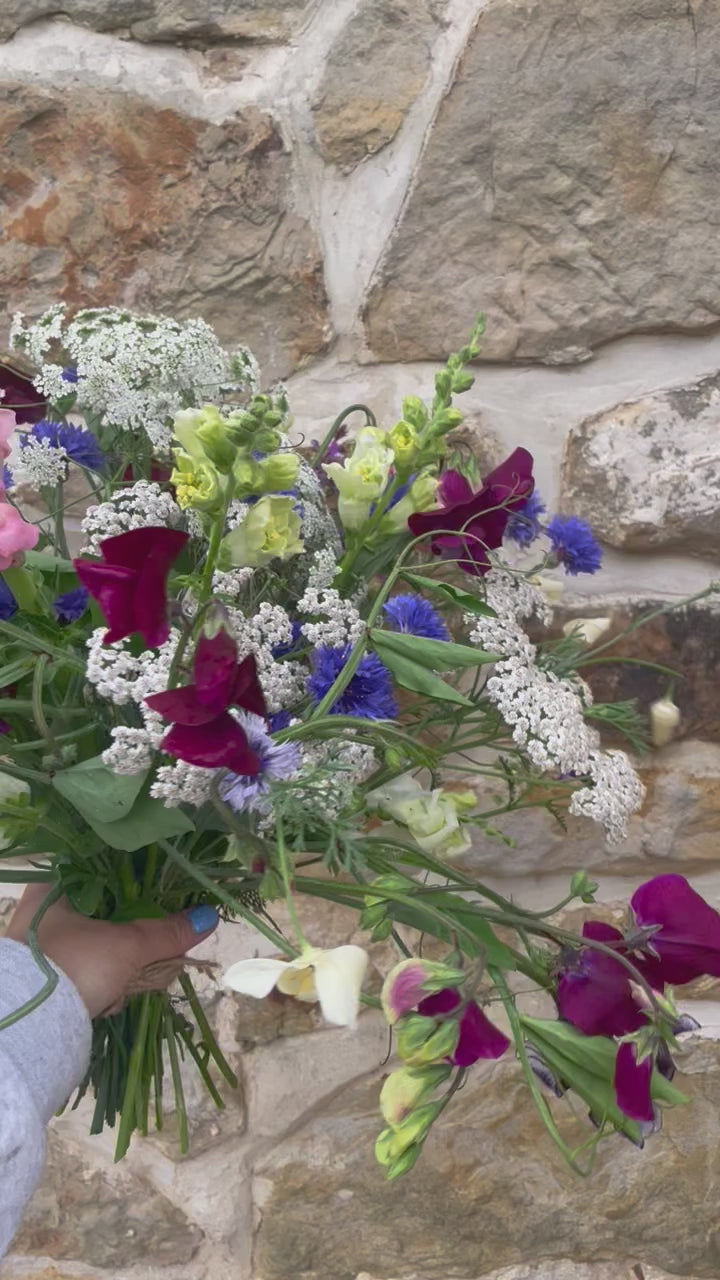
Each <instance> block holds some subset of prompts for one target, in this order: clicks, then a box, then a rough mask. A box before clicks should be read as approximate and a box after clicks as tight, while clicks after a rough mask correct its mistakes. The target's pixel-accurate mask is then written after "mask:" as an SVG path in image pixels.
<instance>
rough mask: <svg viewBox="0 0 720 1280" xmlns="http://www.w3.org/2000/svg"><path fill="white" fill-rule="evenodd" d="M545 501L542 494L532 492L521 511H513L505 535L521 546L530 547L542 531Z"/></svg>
mask: <svg viewBox="0 0 720 1280" xmlns="http://www.w3.org/2000/svg"><path fill="white" fill-rule="evenodd" d="M545 510H546V507H545V503H544V502H543V500H542V498H541V497H540V494H539V493H537V492H534V493H531V494H530V497H529V498H528V499H527V502H526V503H525V505H524V506H523V507H520V509H519V511H513V513H512V515H511V516H510V519H509V520H508V522H507V524H506V526H505V537H506V538H510V539H511V540H512V541H513V542H516V543H517V545H518V546H519V547H529V546H530V543H531V542H534V541H535V539H536V538H538V537H539V536H540V534H541V533H542V525H541V524H540V516H541V515H544V514H545Z"/></svg>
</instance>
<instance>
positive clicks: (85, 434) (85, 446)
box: [20, 418, 105, 471]
mask: <svg viewBox="0 0 720 1280" xmlns="http://www.w3.org/2000/svg"><path fill="white" fill-rule="evenodd" d="M33 439H34V440H47V442H48V444H50V445H52V447H53V448H54V449H64V450H65V452H66V454H67V456H68V458H71V459H72V461H73V462H76V463H77V465H78V466H79V467H86V468H87V470H88V471H104V470H105V454H104V453H103V451H102V449H101V448H100V445H99V444H98V442H97V439H96V437H95V436H94V435H93V433H92V431H87V430H86V429H85V427H76V426H72V425H67V426H65V425H64V424H63V423H62V422H50V421H48V419H47V418H42V419H41V421H40V422H36V423H35V426H34V427H33V428H32V430H31V431H29V432H28V433H27V434H26V435H24V436H21V438H20V444H21V446H27V445H28V444H29V443H30V440H33Z"/></svg>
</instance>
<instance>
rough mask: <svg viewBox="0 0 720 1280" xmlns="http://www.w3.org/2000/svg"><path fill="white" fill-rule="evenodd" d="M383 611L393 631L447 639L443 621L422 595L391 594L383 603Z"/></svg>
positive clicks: (427, 638)
mask: <svg viewBox="0 0 720 1280" xmlns="http://www.w3.org/2000/svg"><path fill="white" fill-rule="evenodd" d="M383 613H384V614H385V616H386V617H387V618H388V619H389V620H390V624H391V626H392V628H393V630H394V631H404V632H405V633H406V634H407V635H411V636H422V637H423V638H424V639H426V640H449V639H450V634H449V632H448V629H447V627H446V626H445V623H444V622H443V620H442V618H441V617H440V615H439V614H438V613H436V612H435V610H434V609H433V607H432V605H431V604H430V601H429V600H425V599H423V597H422V596H416V595H407V596H391V597H390V599H389V600H388V601H387V602H386V604H384V605H383Z"/></svg>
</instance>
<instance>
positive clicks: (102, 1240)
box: [13, 1132, 202, 1268]
mask: <svg viewBox="0 0 720 1280" xmlns="http://www.w3.org/2000/svg"><path fill="white" fill-rule="evenodd" d="M201 1240H202V1233H201V1232H200V1231H199V1229H198V1228H197V1227H196V1226H194V1225H192V1223H191V1222H190V1221H188V1219H187V1218H186V1217H185V1215H184V1214H183V1213H181V1212H180V1210H179V1209H177V1208H175V1207H174V1206H173V1205H172V1204H171V1203H170V1202H169V1201H168V1200H167V1199H166V1198H165V1197H164V1196H163V1195H161V1194H160V1193H159V1192H158V1191H156V1190H155V1189H154V1188H153V1187H152V1186H151V1185H150V1184H149V1183H148V1182H147V1181H146V1180H145V1179H142V1178H139V1177H133V1176H132V1175H131V1174H130V1173H129V1171H128V1170H126V1169H124V1168H122V1167H120V1168H119V1169H118V1168H116V1169H114V1170H108V1172H107V1174H105V1173H101V1172H99V1171H97V1170H96V1171H94V1172H93V1171H91V1170H89V1169H87V1168H86V1167H84V1165H83V1161H82V1160H81V1158H80V1157H79V1155H78V1153H77V1152H76V1151H75V1150H73V1147H72V1144H66V1143H64V1142H63V1141H62V1139H61V1138H60V1137H59V1136H58V1135H56V1134H54V1133H52V1132H51V1134H50V1141H49V1151H48V1161H47V1166H46V1170H45V1174H44V1178H43V1181H42V1183H41V1185H40V1187H39V1189H38V1191H36V1193H35V1196H34V1197H33V1200H32V1202H31V1205H30V1208H29V1209H28V1212H27V1215H26V1217H25V1221H24V1224H23V1226H22V1229H21V1231H20V1233H19V1234H18V1235H17V1236H16V1238H15V1240H14V1242H13V1247H14V1250H15V1252H17V1253H20V1254H40V1255H42V1256H50V1257H53V1258H57V1259H65V1258H70V1259H77V1260H79V1261H82V1262H85V1263H89V1264H90V1265H91V1266H97V1267H110V1266H112V1267H118V1268H120V1267H123V1266H130V1265H133V1264H137V1263H140V1262H143V1263H144V1264H147V1265H153V1264H155V1265H158V1264H159V1265H168V1264H171V1263H188V1262H190V1261H191V1259H192V1258H193V1256H194V1254H195V1253H196V1251H197V1249H198V1247H199V1246H200V1243H201Z"/></svg>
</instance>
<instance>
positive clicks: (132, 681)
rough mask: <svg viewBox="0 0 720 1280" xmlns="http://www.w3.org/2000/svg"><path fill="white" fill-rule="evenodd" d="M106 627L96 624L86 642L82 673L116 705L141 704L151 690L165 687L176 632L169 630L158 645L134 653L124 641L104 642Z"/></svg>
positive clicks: (98, 690) (157, 690) (154, 691)
mask: <svg viewBox="0 0 720 1280" xmlns="http://www.w3.org/2000/svg"><path fill="white" fill-rule="evenodd" d="M104 635H105V629H104V628H103V627H98V628H97V629H96V630H95V631H93V633H92V635H91V636H90V638H89V640H88V642H87V664H86V668H85V675H86V678H87V681H88V683H89V684H91V685H93V687H94V689H95V692H96V693H97V694H98V695H99V696H100V697H101V698H107V699H108V700H109V701H110V702H114V703H115V705H116V706H119V707H120V706H124V704H125V703H127V702H135V703H137V704H138V706H142V705H143V702H144V700H145V698H147V697H149V695H150V694H151V693H162V692H163V690H165V689H167V685H168V678H169V675H170V666H171V664H172V660H173V656H174V654H175V650H176V648H177V643H178V636H177V633H172V634H171V635H170V637H169V639H168V640H166V641H165V644H164V645H161V647H160V648H159V649H146V650H145V652H144V653H141V654H140V655H139V657H135V656H134V655H133V654H132V653H130V652H129V651H128V649H127V647H126V646H127V641H126V640H120V641H118V642H117V643H116V644H109V645H104V644H103V636H104Z"/></svg>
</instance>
